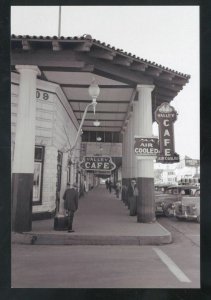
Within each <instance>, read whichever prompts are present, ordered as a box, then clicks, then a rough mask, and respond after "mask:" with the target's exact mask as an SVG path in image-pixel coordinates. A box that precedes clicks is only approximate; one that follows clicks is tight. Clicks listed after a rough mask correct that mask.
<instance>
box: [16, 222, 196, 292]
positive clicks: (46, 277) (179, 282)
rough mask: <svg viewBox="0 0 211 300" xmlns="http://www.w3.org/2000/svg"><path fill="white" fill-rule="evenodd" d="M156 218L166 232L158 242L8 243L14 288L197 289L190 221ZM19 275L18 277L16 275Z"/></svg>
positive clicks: (194, 231) (194, 226)
mask: <svg viewBox="0 0 211 300" xmlns="http://www.w3.org/2000/svg"><path fill="white" fill-rule="evenodd" d="M158 221H159V222H160V223H161V224H162V225H163V226H165V227H166V228H167V229H168V230H170V231H171V232H172V236H173V243H172V244H168V245H162V246H85V245H84V246H67V245H61V246H43V245H19V244H14V245H12V287H14V288H199V287H200V244H199V228H200V225H199V224H197V223H195V222H180V221H177V220H176V219H174V218H162V217H161V218H159V219H158ZM20 274H21V276H20Z"/></svg>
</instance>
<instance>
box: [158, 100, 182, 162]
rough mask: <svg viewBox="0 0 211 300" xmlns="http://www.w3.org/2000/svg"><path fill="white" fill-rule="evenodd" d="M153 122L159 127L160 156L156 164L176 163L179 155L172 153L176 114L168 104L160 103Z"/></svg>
mask: <svg viewBox="0 0 211 300" xmlns="http://www.w3.org/2000/svg"><path fill="white" fill-rule="evenodd" d="M155 120H156V122H157V123H158V125H159V141H160V154H159V155H158V156H157V162H158V163H163V164H165V163H177V162H179V155H178V154H177V153H175V152H174V126H173V123H174V122H175V121H176V120H177V112H176V110H175V109H174V107H172V106H170V105H169V103H167V102H164V103H162V104H161V105H160V106H159V107H158V108H157V109H156V111H155Z"/></svg>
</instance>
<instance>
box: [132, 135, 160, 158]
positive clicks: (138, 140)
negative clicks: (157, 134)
mask: <svg viewBox="0 0 211 300" xmlns="http://www.w3.org/2000/svg"><path fill="white" fill-rule="evenodd" d="M134 151H135V154H136V155H138V156H156V155H157V154H158V153H159V144H158V138H154V137H153V138H146V137H135V144H134Z"/></svg>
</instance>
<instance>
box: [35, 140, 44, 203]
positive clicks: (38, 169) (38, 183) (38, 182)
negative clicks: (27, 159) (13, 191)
mask: <svg viewBox="0 0 211 300" xmlns="http://www.w3.org/2000/svg"><path fill="white" fill-rule="evenodd" d="M43 165H44V147H43V146H35V155H34V180H33V205H41V204H42V181H43Z"/></svg>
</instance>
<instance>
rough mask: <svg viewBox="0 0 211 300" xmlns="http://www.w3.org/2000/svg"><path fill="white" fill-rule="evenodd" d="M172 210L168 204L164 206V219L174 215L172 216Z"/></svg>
mask: <svg viewBox="0 0 211 300" xmlns="http://www.w3.org/2000/svg"><path fill="white" fill-rule="evenodd" d="M172 210H173V209H172V205H171V204H169V205H168V206H166V207H165V208H164V215H165V216H166V217H170V216H173V215H174V214H173V212H172Z"/></svg>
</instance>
